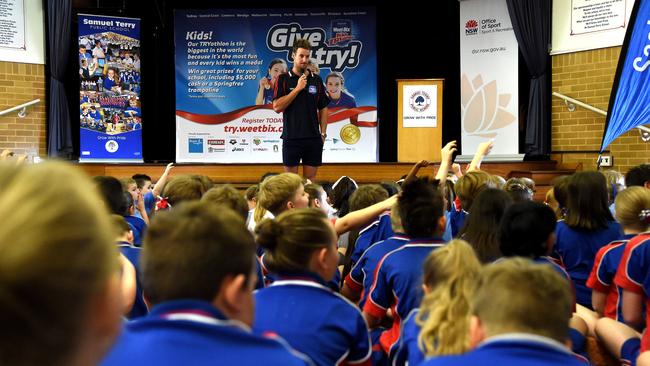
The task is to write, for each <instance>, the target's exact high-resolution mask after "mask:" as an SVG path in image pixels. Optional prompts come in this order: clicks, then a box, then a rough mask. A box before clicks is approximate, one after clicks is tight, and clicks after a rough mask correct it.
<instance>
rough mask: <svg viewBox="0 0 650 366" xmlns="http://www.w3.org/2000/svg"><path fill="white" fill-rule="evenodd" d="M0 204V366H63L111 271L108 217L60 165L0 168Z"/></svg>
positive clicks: (75, 174)
mask: <svg viewBox="0 0 650 366" xmlns="http://www.w3.org/2000/svg"><path fill="white" fill-rule="evenodd" d="M62 197H64V198H63V199H61V198H62ZM0 201H1V202H2V205H0V217H2V218H3V223H2V225H0V324H2V326H0V339H2V340H3V341H2V342H0V363H2V364H6V365H22V364H25V365H27V364H29V365H37V364H49V365H58V364H65V363H67V362H70V359H71V358H74V357H75V352H76V351H78V350H77V347H79V346H80V345H79V343H80V338H81V337H82V333H83V332H84V325H85V324H84V321H83V316H85V314H89V313H90V311H91V309H90V306H91V304H92V302H93V300H94V299H95V298H96V296H98V295H99V294H100V293H101V292H102V291H104V289H105V288H106V286H107V285H108V283H109V280H110V278H111V275H113V274H115V273H116V271H117V270H118V262H117V258H118V256H117V251H116V249H115V247H114V245H113V240H114V237H113V231H112V230H111V225H110V222H109V217H108V212H107V211H106V210H105V209H104V206H103V205H102V204H101V198H100V197H99V195H98V194H97V193H96V190H95V189H94V188H93V185H92V184H91V182H90V180H89V179H88V177H87V176H85V175H84V174H82V173H81V172H80V171H78V170H76V169H74V168H72V167H71V166H69V165H65V164H63V163H53V162H48V163H44V164H39V165H31V166H8V165H0ZM115 320H116V321H119V316H116V318H115ZM97 341H99V339H97ZM103 341H104V342H106V340H103Z"/></svg>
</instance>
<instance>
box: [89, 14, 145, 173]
mask: <svg viewBox="0 0 650 366" xmlns="http://www.w3.org/2000/svg"><path fill="white" fill-rule="evenodd" d="M78 47H79V80H80V88H79V121H80V127H81V133H80V140H81V141H80V150H81V156H80V158H79V161H81V162H142V111H141V107H140V19H133V18H118V17H108V16H97V15H85V14H80V15H79V44H78Z"/></svg>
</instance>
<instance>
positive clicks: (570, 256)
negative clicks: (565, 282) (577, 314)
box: [553, 220, 623, 309]
mask: <svg viewBox="0 0 650 366" xmlns="http://www.w3.org/2000/svg"><path fill="white" fill-rule="evenodd" d="M622 234H623V232H622V230H621V226H620V224H618V223H617V222H615V221H610V222H609V223H608V225H607V227H606V228H604V229H600V230H595V231H585V230H577V229H573V228H571V227H569V226H568V225H567V224H566V223H565V222H564V220H560V221H558V222H557V226H556V228H555V235H556V240H555V247H554V249H553V250H554V257H556V258H559V259H560V260H561V261H562V264H563V265H564V268H566V270H567V272H568V273H569V276H571V280H572V281H573V284H574V286H575V289H576V300H577V302H578V304H580V305H583V306H586V307H587V308H590V309H591V289H590V288H589V287H587V279H588V278H589V274H590V273H591V269H592V268H593V266H594V260H595V259H596V253H598V250H600V248H602V247H603V246H605V245H607V244H608V243H610V242H612V241H614V240H616V239H619V238H620V237H621V235H622Z"/></svg>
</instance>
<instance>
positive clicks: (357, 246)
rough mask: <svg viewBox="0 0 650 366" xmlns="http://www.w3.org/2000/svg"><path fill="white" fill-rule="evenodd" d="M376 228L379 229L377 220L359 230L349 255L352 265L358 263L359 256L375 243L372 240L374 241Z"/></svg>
mask: <svg viewBox="0 0 650 366" xmlns="http://www.w3.org/2000/svg"><path fill="white" fill-rule="evenodd" d="M378 228H379V219H377V220H375V221H373V222H372V223H370V224H369V225H368V226H366V227H364V228H363V229H361V230H359V236H358V237H357V240H356V241H355V242H354V251H353V252H352V254H351V255H350V261H351V262H352V264H353V265H354V264H356V263H357V262H358V261H359V258H361V256H362V255H363V253H364V252H365V251H366V249H368V248H369V247H370V246H371V245H372V244H373V243H375V242H374V241H373V240H375V236H376V233H377V229H378Z"/></svg>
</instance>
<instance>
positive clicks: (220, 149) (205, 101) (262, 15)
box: [175, 8, 377, 163]
mask: <svg viewBox="0 0 650 366" xmlns="http://www.w3.org/2000/svg"><path fill="white" fill-rule="evenodd" d="M375 34H376V27H375V11H374V9H373V8H360V9H354V10H349V9H328V10H314V9H310V10H305V9H302V10H297V9H285V10H282V11H281V12H280V11H279V10H277V9H276V10H271V9H253V10H250V9H245V10H244V9H241V10H177V11H176V13H175V42H176V44H175V46H176V160H177V161H179V162H219V163H278V162H281V161H282V141H281V139H280V134H281V133H282V114H278V113H275V112H274V111H273V109H272V102H273V90H274V88H273V86H274V84H275V81H276V80H277V78H278V75H280V74H282V73H285V72H287V70H288V69H289V68H291V67H292V66H293V64H292V63H291V59H290V57H291V55H290V50H291V47H292V45H293V42H294V40H295V39H297V38H306V39H308V40H309V41H310V43H311V45H312V52H311V58H312V62H311V66H310V68H311V70H312V72H313V73H316V74H319V75H320V77H321V78H322V79H323V82H324V83H325V86H326V89H327V92H328V95H329V97H330V99H331V100H332V102H331V103H330V105H329V106H328V110H329V120H328V122H329V124H328V128H327V134H328V138H327V139H326V141H325V145H324V153H323V161H324V162H375V161H377V80H376V79H377V60H376V51H375V43H376V40H375Z"/></svg>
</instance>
